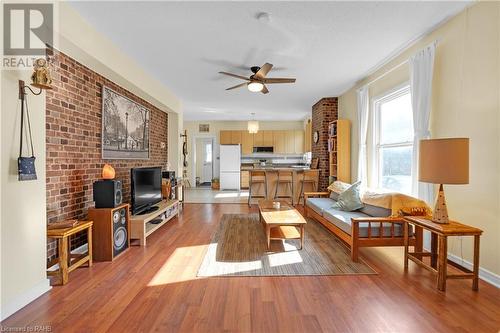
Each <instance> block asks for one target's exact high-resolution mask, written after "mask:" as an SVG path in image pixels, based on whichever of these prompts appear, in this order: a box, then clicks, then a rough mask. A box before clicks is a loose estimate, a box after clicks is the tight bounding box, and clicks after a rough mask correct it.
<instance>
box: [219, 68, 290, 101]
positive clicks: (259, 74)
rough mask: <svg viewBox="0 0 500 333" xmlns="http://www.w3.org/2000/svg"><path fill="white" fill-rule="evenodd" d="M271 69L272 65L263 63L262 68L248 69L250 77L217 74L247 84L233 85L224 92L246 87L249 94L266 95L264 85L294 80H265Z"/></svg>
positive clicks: (266, 91)
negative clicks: (250, 72)
mask: <svg viewBox="0 0 500 333" xmlns="http://www.w3.org/2000/svg"><path fill="white" fill-rule="evenodd" d="M272 68H273V65H272V64H270V63H267V62H266V63H265V64H264V65H263V66H262V67H259V66H253V67H251V68H250V70H251V71H252V73H253V74H252V75H250V77H248V78H247V77H245V76H241V75H236V74H232V73H228V72H219V73H220V74H224V75H228V76H232V77H235V78H238V79H242V80H245V81H247V82H243V83H240V84H238V85H235V86H233V87H229V88H227V89H226V90H232V89H236V88H240V87H244V86H247V88H248V90H250V91H251V92H259V91H260V92H261V93H263V94H267V93H268V92H269V90H267V87H266V84H271V83H294V82H295V79H291V78H267V77H266V75H267V73H269V72H270V71H271V69H272Z"/></svg>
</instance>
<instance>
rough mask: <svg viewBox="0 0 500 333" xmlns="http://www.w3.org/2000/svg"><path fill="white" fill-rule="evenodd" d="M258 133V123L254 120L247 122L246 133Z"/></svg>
mask: <svg viewBox="0 0 500 333" xmlns="http://www.w3.org/2000/svg"><path fill="white" fill-rule="evenodd" d="M258 131H259V122H258V121H256V120H250V121H249V122H248V133H251V134H255V133H257V132H258Z"/></svg>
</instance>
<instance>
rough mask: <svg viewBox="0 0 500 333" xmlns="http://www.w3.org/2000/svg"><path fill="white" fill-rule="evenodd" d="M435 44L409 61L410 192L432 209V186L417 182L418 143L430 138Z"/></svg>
mask: <svg viewBox="0 0 500 333" xmlns="http://www.w3.org/2000/svg"><path fill="white" fill-rule="evenodd" d="M435 52H436V43H435V42H434V43H432V44H431V45H429V46H427V47H426V48H424V49H423V50H420V51H419V52H417V53H416V54H415V55H413V56H412V57H411V58H410V59H409V66H410V89H411V105H412V108H413V130H414V139H413V162H412V192H413V194H414V195H416V196H418V197H419V198H420V199H422V200H425V201H426V202H427V203H428V204H430V205H431V207H432V201H433V197H434V193H433V186H432V184H428V183H421V182H419V181H418V161H419V143H420V140H422V139H428V138H430V137H431V133H430V130H429V119H430V115H431V96H432V75H433V71H434V55H435Z"/></svg>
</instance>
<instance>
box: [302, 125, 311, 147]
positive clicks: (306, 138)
mask: <svg viewBox="0 0 500 333" xmlns="http://www.w3.org/2000/svg"><path fill="white" fill-rule="evenodd" d="M308 151H312V121H311V119H308V120H307V124H306V128H305V131H304V152H308Z"/></svg>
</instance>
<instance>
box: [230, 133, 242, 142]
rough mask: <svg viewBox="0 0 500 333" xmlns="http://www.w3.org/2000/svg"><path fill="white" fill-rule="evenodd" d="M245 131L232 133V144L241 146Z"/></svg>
mask: <svg viewBox="0 0 500 333" xmlns="http://www.w3.org/2000/svg"><path fill="white" fill-rule="evenodd" d="M242 132H243V131H231V144H233V145H239V144H241V140H242V138H241V136H242Z"/></svg>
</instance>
